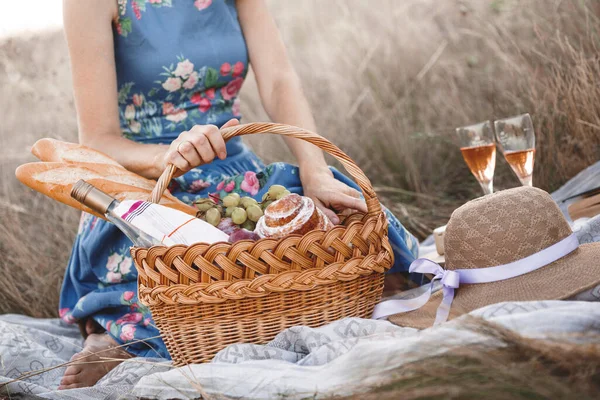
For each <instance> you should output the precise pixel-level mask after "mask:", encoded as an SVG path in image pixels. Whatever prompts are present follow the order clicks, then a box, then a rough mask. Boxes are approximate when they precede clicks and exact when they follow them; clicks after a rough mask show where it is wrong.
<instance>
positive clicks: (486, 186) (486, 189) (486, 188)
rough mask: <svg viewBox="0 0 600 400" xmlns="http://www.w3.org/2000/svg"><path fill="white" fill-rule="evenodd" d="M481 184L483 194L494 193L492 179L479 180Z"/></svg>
mask: <svg viewBox="0 0 600 400" xmlns="http://www.w3.org/2000/svg"><path fill="white" fill-rule="evenodd" d="M479 184H480V185H481V189H483V193H484V194H492V193H494V181H489V182H487V183H486V182H479Z"/></svg>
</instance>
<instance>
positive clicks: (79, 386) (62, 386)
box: [58, 383, 84, 390]
mask: <svg viewBox="0 0 600 400" xmlns="http://www.w3.org/2000/svg"><path fill="white" fill-rule="evenodd" d="M81 387H84V386H83V385H81V384H78V383H73V384H71V385H60V386H59V387H58V390H67V389H78V388H81Z"/></svg>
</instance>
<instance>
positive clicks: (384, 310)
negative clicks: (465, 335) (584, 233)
mask: <svg viewBox="0 0 600 400" xmlns="http://www.w3.org/2000/svg"><path fill="white" fill-rule="evenodd" d="M578 247H579V240H578V239H577V235H576V234H575V233H572V234H570V235H569V236H567V237H566V238H564V239H562V240H560V241H558V242H556V243H554V244H553V245H552V246H549V247H547V248H545V249H543V250H540V251H538V252H537V253H534V254H532V255H530V256H528V257H525V258H522V259H520V260H516V261H514V262H511V263H508V264H504V265H497V266H495V267H487V268H473V269H457V270H446V269H444V268H442V267H441V266H440V265H439V264H437V263H435V262H433V261H431V260H429V259H427V258H419V259H417V260H415V261H413V262H412V264H410V268H409V272H419V273H422V274H433V275H434V277H433V279H432V280H431V282H430V283H428V284H427V285H425V286H423V287H425V288H426V289H425V292H424V293H422V294H420V295H419V296H417V297H415V298H412V299H396V300H387V301H384V302H381V303H379V304H377V305H376V306H375V310H373V318H374V319H379V318H384V317H387V316H390V315H393V314H398V313H403V312H408V311H414V310H417V309H419V308H421V307H423V306H424V305H425V304H427V302H428V301H429V298H430V297H431V294H432V292H433V285H434V283H435V282H436V281H441V283H442V290H443V296H442V303H441V304H440V306H439V307H438V309H437V312H436V315H435V322H434V325H437V324H441V323H442V322H445V321H447V320H448V316H449V315H450V307H451V306H452V301H454V289H458V287H459V286H460V284H461V283H463V284H474V283H489V282H498V281H503V280H505V279H510V278H514V277H517V276H521V275H525V274H527V273H529V272H531V271H535V270H536V269H540V268H542V267H544V266H546V265H548V264H551V263H553V262H554V261H556V260H558V259H560V258H562V257H564V256H566V255H567V254H569V253H571V252H572V251H574V250H576V249H577V248H578Z"/></svg>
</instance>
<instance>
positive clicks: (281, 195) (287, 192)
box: [276, 189, 291, 200]
mask: <svg viewBox="0 0 600 400" xmlns="http://www.w3.org/2000/svg"><path fill="white" fill-rule="evenodd" d="M288 194H291V192H290V191H289V190H287V189H286V190H284V191H283V192H281V193H279V194H278V195H277V197H276V199H277V200H279V199H283V198H284V197H285V196H287V195H288Z"/></svg>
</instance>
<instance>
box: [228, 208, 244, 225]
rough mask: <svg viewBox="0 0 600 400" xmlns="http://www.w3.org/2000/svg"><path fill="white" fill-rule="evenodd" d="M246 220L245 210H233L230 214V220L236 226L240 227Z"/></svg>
mask: <svg viewBox="0 0 600 400" xmlns="http://www.w3.org/2000/svg"><path fill="white" fill-rule="evenodd" d="M247 218H248V215H247V214H246V210H244V209H243V208H241V207H236V208H234V210H233V212H232V213H231V220H232V221H233V223H234V224H237V225H241V224H243V223H244V222H246V219H247Z"/></svg>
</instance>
